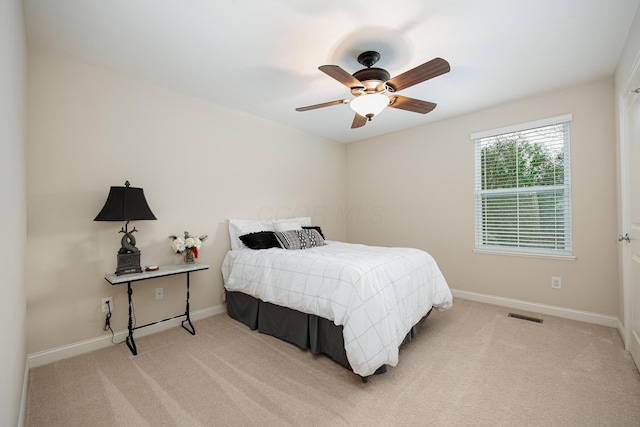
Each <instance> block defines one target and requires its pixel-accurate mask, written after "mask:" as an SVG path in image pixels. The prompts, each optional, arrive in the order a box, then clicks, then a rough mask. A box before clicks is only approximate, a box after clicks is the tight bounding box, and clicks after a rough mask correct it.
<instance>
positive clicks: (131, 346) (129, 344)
mask: <svg viewBox="0 0 640 427" xmlns="http://www.w3.org/2000/svg"><path fill="white" fill-rule="evenodd" d="M127 294H128V296H129V323H128V329H129V334H128V335H127V339H126V342H127V347H129V350H131V353H133V355H134V356H136V355H137V354H138V348H137V347H136V343H135V341H134V340H133V331H135V330H136V329H140V328H145V327H147V326H151V325H155V324H156V323H161V322H166V321H167V320H171V319H176V318H178V317H185V319H184V320H183V321H182V322H181V324H180V325H181V326H182V328H183V329H184V330H186V331H187V332H189V333H190V334H191V335H195V334H196V329H195V328H194V327H193V323H191V316H190V315H189V272H187V305H186V308H185V312H184V313H183V314H179V315H177V316H174V317H169V318H167V319H163V320H158V321H157V322H152V323H147V324H146V325H142V326H134V325H133V304H132V300H131V295H133V289H131V282H127ZM185 322H186V323H187V325H185Z"/></svg>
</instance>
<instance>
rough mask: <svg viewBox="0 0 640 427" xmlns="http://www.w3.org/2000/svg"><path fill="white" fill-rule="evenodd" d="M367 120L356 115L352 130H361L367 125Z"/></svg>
mask: <svg viewBox="0 0 640 427" xmlns="http://www.w3.org/2000/svg"><path fill="white" fill-rule="evenodd" d="M367 120H368V119H367V118H366V117H363V116H361V115H360V114H358V113H356V115H355V117H354V118H353V123H351V129H356V128H361V127H362V126H364V125H366V124H367Z"/></svg>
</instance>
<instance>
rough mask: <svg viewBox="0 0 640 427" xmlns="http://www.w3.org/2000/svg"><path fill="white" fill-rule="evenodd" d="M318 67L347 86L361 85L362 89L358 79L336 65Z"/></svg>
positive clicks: (361, 85)
mask: <svg viewBox="0 0 640 427" xmlns="http://www.w3.org/2000/svg"><path fill="white" fill-rule="evenodd" d="M318 69H319V70H320V71H322V72H323V73H325V74H326V75H328V76H329V77H332V78H334V79H336V80H337V81H339V82H340V83H342V84H343V85H345V86H346V87H348V88H351V89H353V88H356V87H361V88H363V89H364V85H363V84H362V83H361V82H360V80H358V79H356V78H355V77H353V76H352V75H351V74H349V73H348V72H346V71H345V70H343V69H342V68H340V67H339V66H337V65H321V66H319V67H318Z"/></svg>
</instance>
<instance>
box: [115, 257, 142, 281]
mask: <svg viewBox="0 0 640 427" xmlns="http://www.w3.org/2000/svg"><path fill="white" fill-rule="evenodd" d="M130 273H142V267H140V252H132V253H126V254H121V253H119V254H118V267H117V268H116V275H118V276H120V275H121V274H130Z"/></svg>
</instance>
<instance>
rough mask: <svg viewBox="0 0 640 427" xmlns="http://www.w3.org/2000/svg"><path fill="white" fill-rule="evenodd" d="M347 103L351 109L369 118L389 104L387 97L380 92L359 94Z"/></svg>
mask: <svg viewBox="0 0 640 427" xmlns="http://www.w3.org/2000/svg"><path fill="white" fill-rule="evenodd" d="M349 105H350V106H351V109H352V110H353V111H355V112H356V113H358V114H360V115H361V116H362V117H367V118H369V120H371V117H373V116H377V115H378V114H380V113H381V112H382V110H384V107H386V106H387V105H389V98H388V97H387V96H386V95H382V94H380V93H373V94H369V95H362V96H359V97H357V98H356V99H354V100H352V101H351V102H350V103H349Z"/></svg>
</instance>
